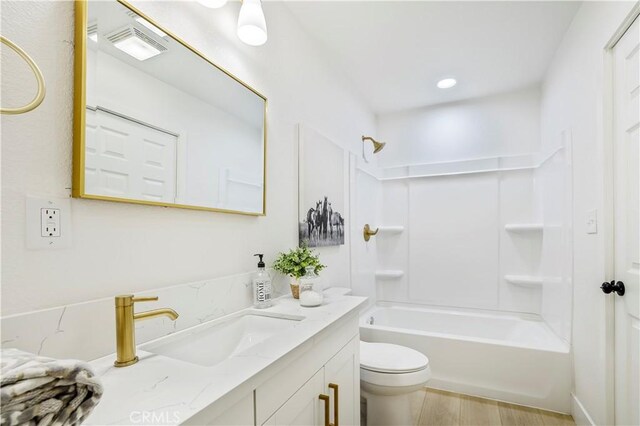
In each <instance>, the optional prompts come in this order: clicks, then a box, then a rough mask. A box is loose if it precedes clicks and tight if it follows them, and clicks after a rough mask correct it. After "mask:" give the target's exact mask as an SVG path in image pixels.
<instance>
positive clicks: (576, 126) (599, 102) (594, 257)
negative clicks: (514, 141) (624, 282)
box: [542, 2, 634, 424]
mask: <svg viewBox="0 0 640 426" xmlns="http://www.w3.org/2000/svg"><path fill="white" fill-rule="evenodd" d="M633 5H634V3H633V2H584V3H583V4H582V6H581V7H580V10H579V11H578V13H577V14H576V16H575V18H574V19H573V22H572V24H571V26H570V28H569V30H568V31H567V33H566V35H565V37H564V39H563V41H562V43H561V45H560V46H559V48H558V51H557V52H556V55H555V57H554V60H553V61H552V63H551V66H550V68H549V70H548V72H547V75H546V77H545V80H544V84H543V87H542V145H543V147H546V146H550V145H552V144H554V143H555V141H557V140H558V138H559V135H560V133H561V132H562V131H565V130H570V131H571V133H572V135H573V155H572V162H573V223H574V226H573V256H574V257H573V322H572V323H573V336H572V342H573V354H574V374H575V375H574V380H575V384H574V393H575V396H576V397H577V399H578V400H579V401H580V403H581V404H582V406H583V407H584V408H585V410H586V414H587V415H589V416H590V417H591V419H592V420H593V421H594V422H595V423H596V424H612V423H613V418H612V417H611V415H612V411H611V405H610V403H611V394H610V393H609V392H608V391H610V390H612V389H609V388H608V387H607V361H608V360H607V356H606V355H607V354H606V352H607V345H609V344H611V342H607V337H608V333H609V332H610V331H611V330H607V329H606V325H607V322H606V314H607V309H608V307H607V305H608V302H607V299H608V298H606V297H604V295H603V294H602V292H601V291H600V289H599V286H600V284H601V283H602V282H603V281H607V280H610V279H611V278H610V277H609V276H607V271H606V269H605V262H604V259H605V244H606V242H605V238H604V235H603V234H602V232H599V233H598V234H586V232H585V231H586V230H585V214H586V212H587V211H589V210H592V209H598V213H599V215H600V218H602V215H603V213H604V211H605V210H604V208H605V201H604V191H605V189H604V176H605V175H604V170H603V164H604V158H603V147H604V128H603V111H604V105H603V99H604V83H605V78H606V76H605V73H604V50H603V49H604V47H605V45H606V43H607V41H608V40H609V39H610V38H611V37H612V36H613V34H614V33H615V31H616V30H617V29H618V27H619V26H620V25H621V23H622V21H623V19H624V18H625V16H626V15H627V14H628V13H629V11H630V10H631V8H632V7H633ZM598 225H599V229H600V230H602V227H603V222H602V221H600V223H599V224H598ZM608 404H609V406H608ZM583 414H584V413H579V412H574V417H575V418H576V420H577V421H578V423H580V422H582V421H585V418H584V415H583Z"/></svg>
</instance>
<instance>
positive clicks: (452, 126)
mask: <svg viewBox="0 0 640 426" xmlns="http://www.w3.org/2000/svg"><path fill="white" fill-rule="evenodd" d="M452 90H455V89H452ZM378 134H379V136H380V139H381V140H383V141H385V142H387V146H386V147H385V149H384V155H380V158H379V165H380V166H382V167H392V166H404V165H407V164H422V163H440V162H445V161H459V160H466V159H473V158H484V157H497V156H504V155H514V154H523V153H530V152H533V151H537V149H538V145H539V135H540V90H539V88H538V87H531V88H528V89H524V90H519V91H515V92H510V93H505V94H502V95H496V96H489V97H485V98H477V99H471V100H467V101H461V102H452V103H447V104H441V105H436V106H433V107H427V108H421V109H415V110H409V111H402V112H398V113H393V114H386V115H382V116H380V117H378Z"/></svg>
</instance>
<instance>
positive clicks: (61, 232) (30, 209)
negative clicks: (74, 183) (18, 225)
mask: <svg viewBox="0 0 640 426" xmlns="http://www.w3.org/2000/svg"><path fill="white" fill-rule="evenodd" d="M26 213H27V217H26V225H27V229H26V231H27V235H26V236H27V241H26V245H27V248H28V249H49V250H52V249H61V248H69V247H71V200H70V199H69V198H57V197H56V198H53V197H49V198H36V197H27V211H26Z"/></svg>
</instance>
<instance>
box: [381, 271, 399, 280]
mask: <svg viewBox="0 0 640 426" xmlns="http://www.w3.org/2000/svg"><path fill="white" fill-rule="evenodd" d="M403 276H404V271H402V270H399V269H384V270H380V271H376V278H378V279H381V280H395V279H398V278H402V277H403Z"/></svg>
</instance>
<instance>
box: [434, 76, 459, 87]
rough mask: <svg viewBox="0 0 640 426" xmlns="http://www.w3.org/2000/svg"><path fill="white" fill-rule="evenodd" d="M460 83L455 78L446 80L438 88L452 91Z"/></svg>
mask: <svg viewBox="0 0 640 426" xmlns="http://www.w3.org/2000/svg"><path fill="white" fill-rule="evenodd" d="M456 83H458V82H457V81H456V79H455V78H445V79H442V80H440V81H439V82H438V88H440V89H450V88H452V87H453V86H455V85H456Z"/></svg>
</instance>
